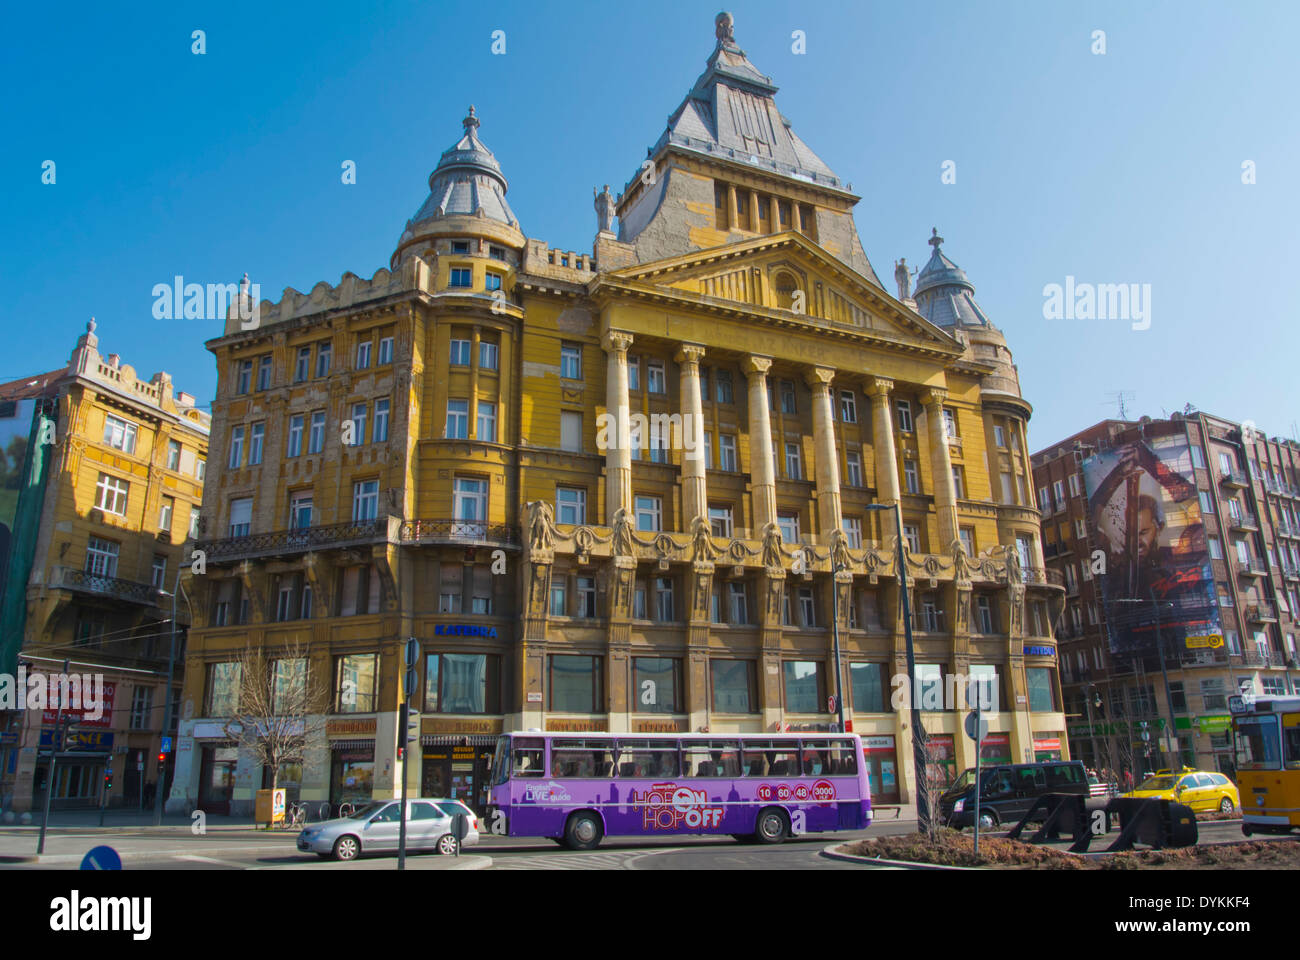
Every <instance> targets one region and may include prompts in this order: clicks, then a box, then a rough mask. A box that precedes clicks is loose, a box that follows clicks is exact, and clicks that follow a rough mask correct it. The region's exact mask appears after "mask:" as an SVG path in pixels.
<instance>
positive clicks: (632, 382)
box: [627, 357, 641, 390]
mask: <svg viewBox="0 0 1300 960" xmlns="http://www.w3.org/2000/svg"><path fill="white" fill-rule="evenodd" d="M627 388H628V389H629V390H640V389H641V358H640V357H628V358H627Z"/></svg>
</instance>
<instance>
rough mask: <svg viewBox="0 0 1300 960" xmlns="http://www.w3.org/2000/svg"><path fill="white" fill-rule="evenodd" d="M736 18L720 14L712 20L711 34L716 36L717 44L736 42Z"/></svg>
mask: <svg viewBox="0 0 1300 960" xmlns="http://www.w3.org/2000/svg"><path fill="white" fill-rule="evenodd" d="M735 26H736V18H735V17H733V16H732V15H731V14H729V13H726V12H725V11H724V12H723V13H720V14H718V15H717V17H715V18H714V20H713V32H714V33H715V34H717V37H718V43H735V42H736V33H735Z"/></svg>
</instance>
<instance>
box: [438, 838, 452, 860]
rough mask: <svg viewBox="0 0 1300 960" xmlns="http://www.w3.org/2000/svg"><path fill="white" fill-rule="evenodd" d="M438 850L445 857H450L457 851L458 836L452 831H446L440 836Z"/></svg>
mask: <svg viewBox="0 0 1300 960" xmlns="http://www.w3.org/2000/svg"><path fill="white" fill-rule="evenodd" d="M438 852H439V853H440V854H442V855H443V856H444V857H450V856H451V855H452V854H453V853H455V852H456V838H455V837H453V836H452V835H451V834H450V833H444V834H443V835H442V836H441V837H439V838H438Z"/></svg>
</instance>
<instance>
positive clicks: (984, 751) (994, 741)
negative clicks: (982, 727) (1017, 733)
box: [980, 733, 1011, 767]
mask: <svg viewBox="0 0 1300 960" xmlns="http://www.w3.org/2000/svg"><path fill="white" fill-rule="evenodd" d="M1010 762H1011V734H1009V733H990V734H989V735H988V736H987V737H985V738H984V739H983V741H981V743H980V766H982V767H983V766H993V765H996V764H1000V763H1010Z"/></svg>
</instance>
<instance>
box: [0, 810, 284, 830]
mask: <svg viewBox="0 0 1300 960" xmlns="http://www.w3.org/2000/svg"><path fill="white" fill-rule="evenodd" d="M194 823H195V821H194V820H193V819H192V818H190V817H188V816H186V815H185V814H183V813H169V814H163V818H162V826H159V827H155V826H154V822H153V811H152V810H144V811H141V810H121V809H118V810H108V811H105V813H104V825H103V827H100V825H99V811H98V810H51V811H50V823H49V828H48V831H60V830H76V831H79V832H81V831H94V830H101V829H102V830H113V831H120V830H124V829H126V830H158V831H165V832H169V833H170V832H175V831H186V832H192V827H193V825H194ZM40 828H41V811H40V810H35V811H32V822H31V823H30V824H28V825H26V826H24V825H23V824H21V823H19V820H18V816H17V815H15V817H14V822H13V823H5V822H3V821H0V834H26V833H31V832H34V831H39V830H40ZM222 831H247V832H253V831H256V832H258V833H265V831H263V830H259V829H258V827H257V824H256V823H254V822H253V818H252V817H229V816H216V815H211V814H210V815H208V816H207V818H206V820H205V821H204V832H205V833H213V832H222ZM273 832H277V833H281V832H283V833H288V832H289V831H273Z"/></svg>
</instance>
